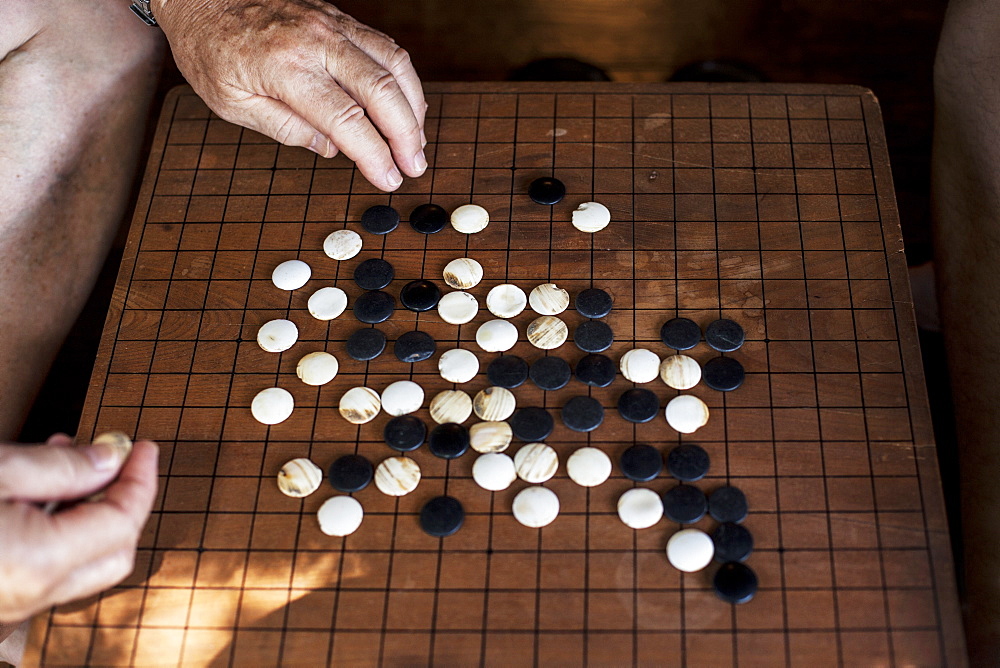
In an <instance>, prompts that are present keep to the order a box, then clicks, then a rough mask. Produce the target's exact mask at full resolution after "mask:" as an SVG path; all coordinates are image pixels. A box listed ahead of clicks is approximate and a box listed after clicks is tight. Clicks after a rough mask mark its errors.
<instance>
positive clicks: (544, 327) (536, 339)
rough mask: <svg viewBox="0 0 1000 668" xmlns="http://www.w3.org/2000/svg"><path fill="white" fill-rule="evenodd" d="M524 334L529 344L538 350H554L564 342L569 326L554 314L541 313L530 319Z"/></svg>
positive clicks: (567, 335)
mask: <svg viewBox="0 0 1000 668" xmlns="http://www.w3.org/2000/svg"><path fill="white" fill-rule="evenodd" d="M525 336H526V337H527V338H528V342H529V343H531V345H533V346H535V347H536V348H539V349H540V350H555V349H556V348H558V347H559V346H561V345H562V344H564V343H566V339H567V338H568V337H569V328H568V327H566V323H565V322H563V321H562V320H560V319H559V318H557V317H556V316H554V315H543V316H539V317H537V318H535V319H534V320H532V321H531V324H530V325H528V329H527V331H526V332H525Z"/></svg>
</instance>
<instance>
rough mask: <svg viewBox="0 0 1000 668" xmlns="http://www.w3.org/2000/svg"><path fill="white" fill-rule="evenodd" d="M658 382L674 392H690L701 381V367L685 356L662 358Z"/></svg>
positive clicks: (696, 361) (695, 361)
mask: <svg viewBox="0 0 1000 668" xmlns="http://www.w3.org/2000/svg"><path fill="white" fill-rule="evenodd" d="M660 380H662V381H663V382H664V383H666V385H667V387H672V388H673V389H675V390H690V389H691V388H692V387H694V386H695V385H697V384H698V382H699V381H700V380H701V365H700V364H698V360H696V359H694V358H692V357H688V356H687V355H670V356H669V357H664V358H663V362H662V363H661V364H660Z"/></svg>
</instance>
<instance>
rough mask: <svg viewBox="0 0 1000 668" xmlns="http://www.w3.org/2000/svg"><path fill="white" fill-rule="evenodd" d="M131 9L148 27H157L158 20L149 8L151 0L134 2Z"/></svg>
mask: <svg viewBox="0 0 1000 668" xmlns="http://www.w3.org/2000/svg"><path fill="white" fill-rule="evenodd" d="M129 9H131V10H132V12H133V13H134V14H135V15H136V16H138V17H139V18H140V19H142V22H143V23H145V24H146V25H148V26H155V25H156V18H155V17H154V16H153V10H152V9H151V8H150V6H149V0H132V4H131V5H129Z"/></svg>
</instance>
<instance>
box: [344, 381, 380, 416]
mask: <svg viewBox="0 0 1000 668" xmlns="http://www.w3.org/2000/svg"><path fill="white" fill-rule="evenodd" d="M337 410H339V411H340V414H341V415H342V416H344V419H345V420H347V421H348V422H350V423H351V424H365V423H366V422H371V421H372V420H374V419H375V416H376V415H378V412H379V411H380V410H382V400H381V399H380V398H379V396H378V392H376V391H375V390H373V389H371V388H370V387H352V388H351V389H349V390H348V391H347V392H345V393H344V396H342V397H341V398H340V405H339V406H338V407H337Z"/></svg>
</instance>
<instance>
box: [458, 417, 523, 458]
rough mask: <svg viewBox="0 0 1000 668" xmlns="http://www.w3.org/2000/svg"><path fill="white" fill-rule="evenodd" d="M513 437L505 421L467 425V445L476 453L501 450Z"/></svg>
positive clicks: (504, 448)
mask: <svg viewBox="0 0 1000 668" xmlns="http://www.w3.org/2000/svg"><path fill="white" fill-rule="evenodd" d="M512 438H514V432H512V431H511V430H510V425H509V424H507V423H506V422H477V423H476V424H474V425H472V426H471V427H469V445H470V446H471V447H472V449H473V450H475V451H476V452H478V453H486V452H503V451H504V450H506V449H507V447H508V446H509V445H510V441H511V439H512Z"/></svg>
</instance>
